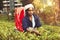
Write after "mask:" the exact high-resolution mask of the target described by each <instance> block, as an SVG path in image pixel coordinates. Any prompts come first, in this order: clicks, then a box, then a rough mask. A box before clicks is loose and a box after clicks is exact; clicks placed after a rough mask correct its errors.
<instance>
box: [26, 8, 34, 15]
mask: <svg viewBox="0 0 60 40" xmlns="http://www.w3.org/2000/svg"><path fill="white" fill-rule="evenodd" d="M27 12H28V15H29V16H32V15H33V13H34V9H33V8H29V9H28V10H27Z"/></svg>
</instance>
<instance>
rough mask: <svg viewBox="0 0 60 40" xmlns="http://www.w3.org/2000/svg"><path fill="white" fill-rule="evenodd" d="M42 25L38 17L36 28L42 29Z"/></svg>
mask: <svg viewBox="0 0 60 40" xmlns="http://www.w3.org/2000/svg"><path fill="white" fill-rule="evenodd" d="M41 25H42V24H41V22H40V20H39V17H37V20H36V27H40V26H41Z"/></svg>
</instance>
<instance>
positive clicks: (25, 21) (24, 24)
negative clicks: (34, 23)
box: [22, 19, 28, 31]
mask: <svg viewBox="0 0 60 40" xmlns="http://www.w3.org/2000/svg"><path fill="white" fill-rule="evenodd" d="M22 26H23V29H24V31H26V29H27V28H28V24H27V20H25V19H23V20H22Z"/></svg>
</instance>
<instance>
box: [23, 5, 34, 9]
mask: <svg viewBox="0 0 60 40" xmlns="http://www.w3.org/2000/svg"><path fill="white" fill-rule="evenodd" d="M31 7H32V8H34V6H33V5H32V4H27V5H26V6H25V7H24V9H25V10H27V9H28V8H31Z"/></svg>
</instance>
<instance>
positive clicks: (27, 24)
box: [22, 4, 41, 33]
mask: <svg viewBox="0 0 60 40" xmlns="http://www.w3.org/2000/svg"><path fill="white" fill-rule="evenodd" d="M25 12H26V15H25V17H24V18H23V21H22V26H23V29H24V31H29V32H36V33H38V31H37V30H35V28H37V27H40V26H41V23H40V20H39V17H38V16H37V15H34V6H33V5H32V4H28V5H26V6H25Z"/></svg>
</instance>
